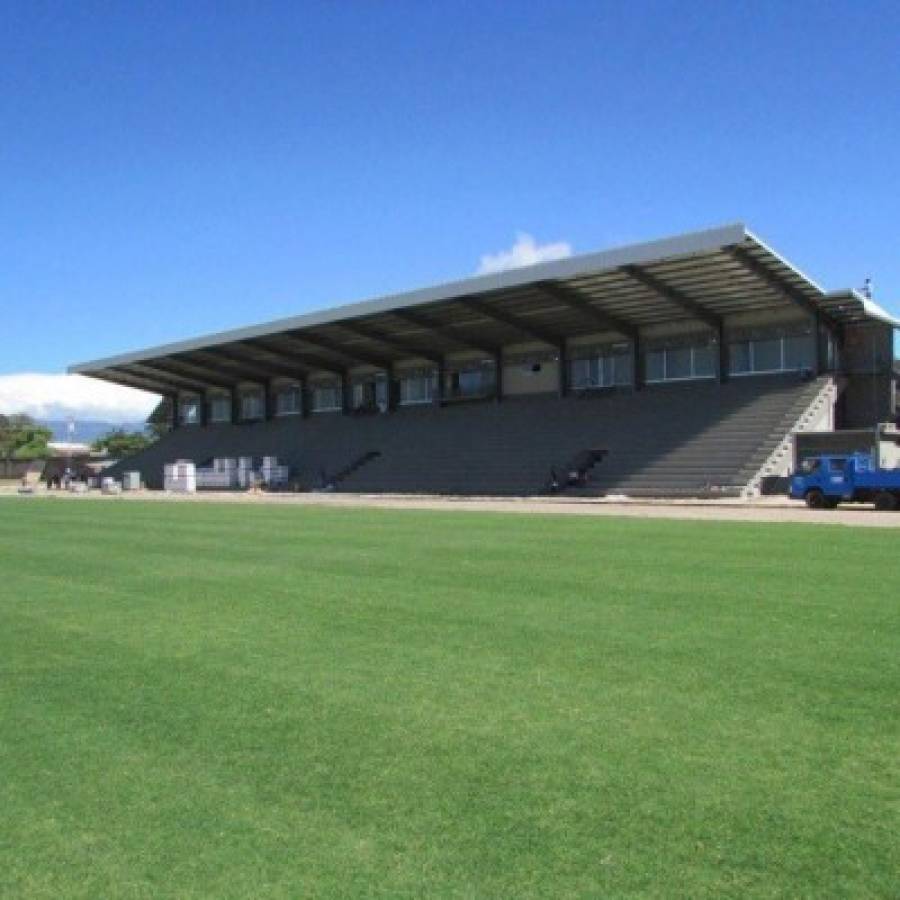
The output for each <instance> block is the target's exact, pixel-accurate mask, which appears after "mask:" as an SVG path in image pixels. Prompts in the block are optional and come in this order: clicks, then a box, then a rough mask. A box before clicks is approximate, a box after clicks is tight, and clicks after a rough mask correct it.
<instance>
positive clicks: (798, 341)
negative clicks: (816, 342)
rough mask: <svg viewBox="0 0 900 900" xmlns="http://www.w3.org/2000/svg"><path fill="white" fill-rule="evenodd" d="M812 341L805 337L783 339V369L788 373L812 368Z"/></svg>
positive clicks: (796, 336) (797, 336)
mask: <svg viewBox="0 0 900 900" xmlns="http://www.w3.org/2000/svg"><path fill="white" fill-rule="evenodd" d="M812 357H813V352H812V340H811V339H810V338H809V337H808V336H807V335H802V334H801V335H794V336H792V337H786V338H784V367H785V369H788V370H789V371H799V370H800V369H811V368H812V367H813V359H812Z"/></svg>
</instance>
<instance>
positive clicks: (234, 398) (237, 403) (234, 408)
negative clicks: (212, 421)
mask: <svg viewBox="0 0 900 900" xmlns="http://www.w3.org/2000/svg"><path fill="white" fill-rule="evenodd" d="M240 421H241V392H240V391H239V390H238V389H237V388H232V389H231V422H232V424H233V425H237V424H238V422H240Z"/></svg>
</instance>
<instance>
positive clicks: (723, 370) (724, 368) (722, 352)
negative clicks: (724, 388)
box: [717, 323, 731, 384]
mask: <svg viewBox="0 0 900 900" xmlns="http://www.w3.org/2000/svg"><path fill="white" fill-rule="evenodd" d="M717 334H718V341H719V369H718V372H717V375H718V377H719V384H723V383H724V382H726V381H728V375H729V370H730V369H731V354H730V352H729V348H728V341H727V340H726V339H725V326H724V324H721V323H720V324H719V328H718V332H717Z"/></svg>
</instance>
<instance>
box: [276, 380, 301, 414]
mask: <svg viewBox="0 0 900 900" xmlns="http://www.w3.org/2000/svg"><path fill="white" fill-rule="evenodd" d="M300 403H301V400H300V385H299V384H291V385H287V386H286V387H281V388H279V389H278V392H277V393H276V394H275V413H276V415H279V416H292V415H296V414H297V413H299V412H301V406H300Z"/></svg>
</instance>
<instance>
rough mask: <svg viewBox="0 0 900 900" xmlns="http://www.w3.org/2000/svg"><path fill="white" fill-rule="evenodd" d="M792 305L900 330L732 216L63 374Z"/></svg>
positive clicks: (285, 370)
mask: <svg viewBox="0 0 900 900" xmlns="http://www.w3.org/2000/svg"><path fill="white" fill-rule="evenodd" d="M867 304H868V305H867ZM786 307H789V308H794V309H800V310H803V311H804V312H806V313H809V314H810V315H813V314H815V315H818V316H820V317H821V318H822V319H823V320H825V321H830V322H832V323H833V324H835V325H840V324H842V323H844V322H853V321H859V320H861V319H865V318H867V317H868V318H875V319H879V320H880V321H886V322H889V323H890V324H892V325H895V326H896V325H897V324H898V323H897V321H896V320H894V319H891V317H890V316H888V314H887V313H885V312H884V311H883V310H880V308H878V307H876V306H875V305H874V304H872V302H871V301H869V300H867V299H866V298H863V297H861V296H860V295H858V294H856V293H855V292H846V291H845V292H841V293H840V294H826V293H825V292H824V291H823V290H822V288H820V287H819V286H818V285H817V284H815V282H813V281H812V280H811V279H809V278H808V277H806V276H805V275H804V274H803V273H802V272H800V271H799V270H797V269H796V268H794V267H793V266H792V265H791V264H790V263H788V262H787V261H786V260H785V259H783V258H782V257H781V256H779V255H778V254H777V253H775V252H774V251H773V250H772V249H771V248H769V247H768V246H767V245H766V244H765V243H763V242H762V241H761V240H759V239H758V238H757V237H756V236H755V235H753V234H752V233H751V232H750V231H748V230H747V229H746V228H745V226H744V225H742V224H733V225H726V226H724V227H721V228H714V229H710V230H706V231H697V232H692V233H689V234H683V235H678V236H675V237H670V238H665V239H663V240H657V241H651V242H647V243H641V244H632V245H629V246H624V247H618V248H615V249H611V250H605V251H601V252H598V253H589V254H585V255H582V256H574V257H570V258H568V259H563V260H558V261H554V262H548V263H541V264H538V265H534V266H527V267H523V268H519V269H513V270H510V271H506V272H501V273H497V274H492V275H482V276H478V277H475V278H468V279H465V280H462V281H454V282H450V283H447V284H442V285H438V286H436V287H430V288H424V289H421V290H415V291H410V292H407V293H402V294H395V295H390V296H385V297H379V298H377V299H374V300H367V301H364V302H361V303H351V304H347V305H344V306H337V307H333V308H330V309H325V310H319V311H316V312H311V313H307V314H304V315H300V316H292V317H289V318H285V319H278V320H275V321H271V322H266V323H263V324H259V325H253V326H249V327H247V328H239V329H235V330H231V331H223V332H218V333H215V334H208V335H204V336H202V337H197V338H191V339H189V340H184V341H178V342H175V343H171V344H165V345H162V346H158V347H151V348H148V349H145V350H139V351H136V352H133V353H125V354H120V355H117V356H111V357H107V358H105V359H99V360H94V361H92V362H87V363H80V364H77V365H73V366H71V367H70V368H69V371H70V372H74V373H80V374H83V375H90V376H93V377H97V378H102V379H104V380H107V381H112V382H115V383H118V384H127V385H130V386H132V387H140V388H143V389H145V390H152V391H155V392H157V393H163V394H166V393H173V392H176V391H181V390H184V391H191V390H202V389H204V388H210V387H222V388H228V387H232V386H234V385H235V384H238V383H240V382H242V381H257V382H262V381H266V380H268V379H270V378H277V377H288V376H294V377H302V376H304V375H308V374H311V373H313V372H319V371H324V372H332V373H336V374H343V373H346V372H347V371H348V369H350V368H353V367H356V366H375V367H378V368H389V367H391V366H393V365H395V364H397V363H401V362H404V361H406V360H413V359H422V360H429V361H435V360H441V359H443V358H444V357H445V356H447V355H450V354H453V353H456V352H458V351H462V350H472V351H477V352H483V353H496V352H498V350H499V348H501V347H504V346H508V345H510V344H516V343H525V342H534V341H536V342H539V343H543V344H547V345H550V346H558V345H559V344H561V343H562V342H563V341H564V340H566V339H570V338H575V337H579V336H582V335H589V334H595V333H597V332H601V331H604V332H605V331H609V332H613V333H617V334H619V335H621V336H623V337H632V336H634V335H635V334H637V333H638V331H639V330H640V329H643V328H647V327H648V326H653V325H657V324H662V323H667V322H673V321H683V322H693V323H695V324H696V325H697V326H698V327H701V328H709V327H712V328H715V327H716V326H717V325H720V324H721V322H722V321H723V320H724V319H725V317H727V316H730V315H733V314H735V313H744V312H753V311H763V310H774V309H779V308H786Z"/></svg>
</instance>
